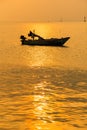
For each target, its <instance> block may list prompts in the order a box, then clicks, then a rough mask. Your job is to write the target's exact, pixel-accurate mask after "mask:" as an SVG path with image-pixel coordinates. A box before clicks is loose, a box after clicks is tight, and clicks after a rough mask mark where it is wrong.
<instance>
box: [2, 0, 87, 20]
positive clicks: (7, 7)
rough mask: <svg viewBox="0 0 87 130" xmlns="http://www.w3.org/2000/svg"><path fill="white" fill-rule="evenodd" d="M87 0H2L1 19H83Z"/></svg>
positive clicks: (86, 14)
mask: <svg viewBox="0 0 87 130" xmlns="http://www.w3.org/2000/svg"><path fill="white" fill-rule="evenodd" d="M84 16H85V17H87V0H0V21H31V22H33V21H60V20H63V21H82V20H83V17H84Z"/></svg>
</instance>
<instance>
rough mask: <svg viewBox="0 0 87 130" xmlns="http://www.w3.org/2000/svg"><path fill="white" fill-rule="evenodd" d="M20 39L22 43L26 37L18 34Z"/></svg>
mask: <svg viewBox="0 0 87 130" xmlns="http://www.w3.org/2000/svg"><path fill="white" fill-rule="evenodd" d="M20 39H21V42H22V44H24V42H25V40H26V37H25V36H24V35H21V36H20Z"/></svg>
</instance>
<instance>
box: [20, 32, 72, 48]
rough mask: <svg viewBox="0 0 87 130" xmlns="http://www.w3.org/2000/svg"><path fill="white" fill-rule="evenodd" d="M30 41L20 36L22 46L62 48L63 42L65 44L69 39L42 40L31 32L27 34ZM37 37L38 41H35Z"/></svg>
mask: <svg viewBox="0 0 87 130" xmlns="http://www.w3.org/2000/svg"><path fill="white" fill-rule="evenodd" d="M28 36H29V37H31V38H32V39H27V38H26V37H25V36H24V35H21V36H20V39H21V43H22V45H32V46H63V45H64V43H65V42H67V41H68V40H69V39H70V37H65V38H50V39H44V38H42V37H41V36H39V35H37V34H35V33H33V32H32V31H30V32H29V34H28ZM35 37H37V38H38V39H35Z"/></svg>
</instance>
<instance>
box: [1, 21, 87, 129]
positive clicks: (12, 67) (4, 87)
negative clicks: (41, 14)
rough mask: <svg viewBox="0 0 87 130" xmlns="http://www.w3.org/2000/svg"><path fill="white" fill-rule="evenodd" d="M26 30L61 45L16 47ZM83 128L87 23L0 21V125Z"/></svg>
mask: <svg viewBox="0 0 87 130" xmlns="http://www.w3.org/2000/svg"><path fill="white" fill-rule="evenodd" d="M30 30H35V32H36V33H37V34H39V35H41V36H42V37H44V38H51V37H56V38H60V37H66V36H70V37H71V38H70V40H69V41H68V42H66V44H65V47H46V46H42V47H41V46H22V45H21V42H20V39H19V38H20V35H21V34H23V35H25V36H27V34H28V33H29V31H30ZM69 129H70V130H87V23H86V22H79V23H78V22H75V23H73V22H71V23H68V22H66V23H64V22H60V23H0V130H69Z"/></svg>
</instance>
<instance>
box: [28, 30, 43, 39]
mask: <svg viewBox="0 0 87 130" xmlns="http://www.w3.org/2000/svg"><path fill="white" fill-rule="evenodd" d="M28 36H30V37H31V38H32V39H33V40H34V38H35V37H38V39H39V40H44V38H42V37H41V36H39V35H37V34H35V33H33V32H32V31H30V33H29V34H28Z"/></svg>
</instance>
